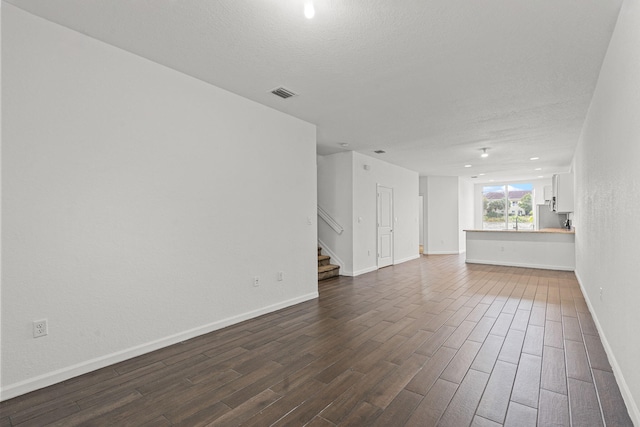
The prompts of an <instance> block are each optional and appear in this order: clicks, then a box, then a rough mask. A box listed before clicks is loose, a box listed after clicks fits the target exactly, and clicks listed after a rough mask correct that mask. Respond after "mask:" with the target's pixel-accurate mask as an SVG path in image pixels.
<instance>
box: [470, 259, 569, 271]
mask: <svg viewBox="0 0 640 427" xmlns="http://www.w3.org/2000/svg"><path fill="white" fill-rule="evenodd" d="M465 262H466V263H467V264H486V265H502V266H504V267H524V268H537V269H540V270H560V271H574V270H575V268H574V267H573V266H570V265H544V264H526V263H522V262H508V261H485V260H481V259H469V258H467V259H466V260H465Z"/></svg>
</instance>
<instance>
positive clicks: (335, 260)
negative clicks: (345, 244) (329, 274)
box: [318, 239, 349, 276]
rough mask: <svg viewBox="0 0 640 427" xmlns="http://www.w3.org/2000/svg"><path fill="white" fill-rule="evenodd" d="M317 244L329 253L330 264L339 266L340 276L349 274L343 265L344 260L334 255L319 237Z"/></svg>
mask: <svg viewBox="0 0 640 427" xmlns="http://www.w3.org/2000/svg"><path fill="white" fill-rule="evenodd" d="M318 246H320V247H321V248H322V250H323V251H325V252H326V253H327V255H329V256H330V257H331V264H335V265H338V266H340V275H341V276H349V274H346V272H347V271H348V270H347V269H346V267H345V265H344V262H343V261H342V260H341V259H340V257H339V256H338V255H336V253H335V252H333V251H332V250H331V249H329V247H328V246H327V245H326V244H325V243H324V242H323V241H322V240H320V239H318Z"/></svg>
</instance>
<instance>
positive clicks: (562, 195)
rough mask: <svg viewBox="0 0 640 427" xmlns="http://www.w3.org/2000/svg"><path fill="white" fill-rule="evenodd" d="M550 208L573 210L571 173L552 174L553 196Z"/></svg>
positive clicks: (560, 210)
mask: <svg viewBox="0 0 640 427" xmlns="http://www.w3.org/2000/svg"><path fill="white" fill-rule="evenodd" d="M551 208H552V210H553V211H554V212H561V213H567V212H573V174H572V173H559V174H557V175H553V198H552V199H551Z"/></svg>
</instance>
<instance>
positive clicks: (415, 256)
mask: <svg viewBox="0 0 640 427" xmlns="http://www.w3.org/2000/svg"><path fill="white" fill-rule="evenodd" d="M418 258H420V254H415V255H411V256H409V257H406V258H401V259H396V260H393V265H397V264H402V263H403V262H407V261H413V260H414V259H418Z"/></svg>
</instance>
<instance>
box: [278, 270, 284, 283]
mask: <svg viewBox="0 0 640 427" xmlns="http://www.w3.org/2000/svg"><path fill="white" fill-rule="evenodd" d="M283 280H284V271H278V282H282V281H283Z"/></svg>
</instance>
